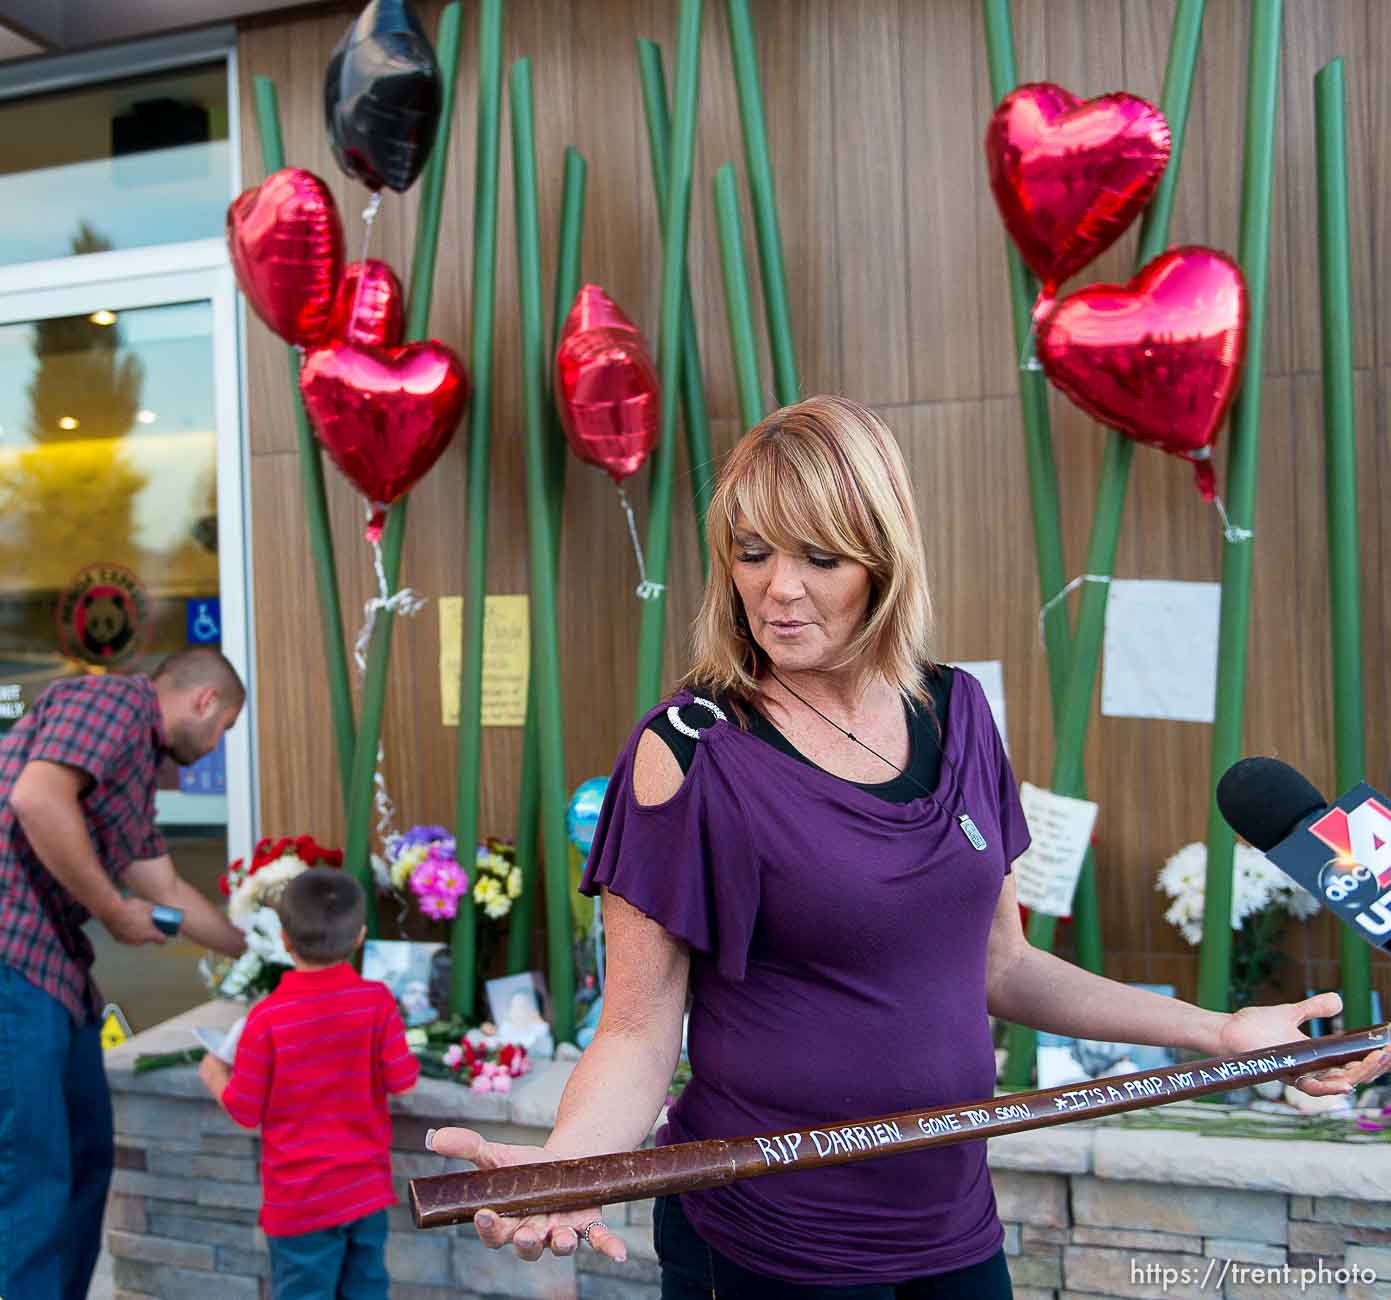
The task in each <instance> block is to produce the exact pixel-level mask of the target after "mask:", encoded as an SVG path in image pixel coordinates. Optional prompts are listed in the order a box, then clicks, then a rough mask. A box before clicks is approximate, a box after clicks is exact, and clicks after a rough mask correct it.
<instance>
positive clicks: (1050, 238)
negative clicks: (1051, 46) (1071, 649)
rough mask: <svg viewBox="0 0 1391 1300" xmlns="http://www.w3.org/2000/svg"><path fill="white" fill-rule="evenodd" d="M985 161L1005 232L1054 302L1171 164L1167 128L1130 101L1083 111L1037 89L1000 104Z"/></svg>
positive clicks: (1051, 90)
mask: <svg viewBox="0 0 1391 1300" xmlns="http://www.w3.org/2000/svg"><path fill="white" fill-rule="evenodd" d="M985 157H986V162H987V164H988V166H989V169H990V188H991V189H992V190H993V191H994V193H995V202H996V204H997V205H998V206H999V209H1000V215H1001V216H1002V217H1003V218H1004V222H1005V228H1006V229H1007V230H1008V231H1009V233H1010V236H1011V237H1012V238H1013V240H1014V242H1015V243H1016V244H1017V245H1018V246H1019V253H1020V256H1021V257H1023V259H1024V261H1025V263H1026V264H1027V265H1028V266H1029V268H1030V269H1031V270H1032V271H1033V272H1034V274H1035V275H1037V276H1038V278H1039V279H1040V280H1041V281H1043V287H1044V292H1045V293H1046V294H1048V295H1049V296H1050V297H1051V296H1052V294H1053V293H1054V292H1055V291H1056V289H1057V286H1058V285H1059V284H1061V283H1062V282H1063V281H1064V280H1066V279H1067V278H1068V277H1069V276H1071V275H1075V274H1076V273H1077V272H1078V271H1080V270H1081V269H1082V267H1084V266H1086V265H1087V263H1088V262H1091V261H1093V260H1094V259H1095V258H1097V257H1098V256H1100V254H1101V253H1102V252H1103V251H1104V250H1105V249H1107V248H1109V247H1110V246H1111V245H1112V244H1113V243H1115V242H1116V240H1117V239H1119V238H1120V236H1121V234H1122V232H1123V231H1124V230H1125V228H1126V227H1127V226H1128V225H1129V224H1130V223H1131V222H1132V221H1133V220H1134V219H1135V216H1136V214H1137V213H1138V212H1139V211H1140V210H1141V209H1142V208H1143V207H1144V206H1145V204H1146V203H1148V202H1149V198H1150V195H1151V194H1152V193H1153V192H1154V187H1155V186H1156V185H1158V184H1159V178H1160V177H1161V176H1162V175H1163V174H1164V167H1165V165H1166V164H1167V163H1168V161H1169V124H1168V123H1167V122H1166V121H1165V120H1164V115H1163V114H1162V113H1161V112H1160V111H1159V110H1158V109H1157V108H1155V107H1154V105H1153V104H1150V103H1148V102H1147V101H1145V100H1143V99H1137V98H1136V97H1135V96H1134V95H1125V94H1119V93H1118V94H1113V95H1102V96H1100V97H1099V98H1097V99H1089V100H1086V101H1085V102H1084V101H1082V100H1079V99H1078V98H1077V97H1076V96H1075V95H1072V94H1070V93H1069V92H1068V91H1066V90H1064V89H1063V88H1062V87H1061V86H1055V85H1052V84H1050V83H1048V82H1035V83H1031V84H1029V85H1024V86H1019V87H1018V88H1016V89H1015V90H1012V91H1010V93H1009V94H1008V95H1006V96H1005V97H1004V99H1002V100H1001V101H1000V104H999V107H998V108H996V110H995V112H994V113H993V114H992V115H991V118H990V125H989V127H988V128H987V130H986V133H985Z"/></svg>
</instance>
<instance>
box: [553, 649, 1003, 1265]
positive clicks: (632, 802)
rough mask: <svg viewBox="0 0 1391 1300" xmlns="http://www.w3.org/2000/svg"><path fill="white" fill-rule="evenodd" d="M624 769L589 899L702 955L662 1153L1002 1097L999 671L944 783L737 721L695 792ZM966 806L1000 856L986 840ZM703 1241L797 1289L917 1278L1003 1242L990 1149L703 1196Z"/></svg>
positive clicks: (970, 693)
mask: <svg viewBox="0 0 1391 1300" xmlns="http://www.w3.org/2000/svg"><path fill="white" fill-rule="evenodd" d="M692 698H693V696H692V694H691V692H690V691H688V690H685V691H682V692H680V693H679V694H677V695H676V696H674V697H672V699H670V700H666V701H663V703H662V704H661V705H660V706H658V708H657V709H654V710H653V711H652V712H651V713H650V714H648V715H647V716H646V717H644V718H643V719H642V720H641V721H640V722H639V724H638V726H637V728H636V729H635V730H634V732H633V734H632V736H631V737H630V739H629V741H628V743H627V745H626V747H625V748H624V750H623V753H622V754H621V755H620V757H619V760H618V764H617V766H616V767H615V768H614V772H613V778H612V779H611V781H610V782H609V788H608V794H607V798H606V800H605V803H604V808H603V811H602V813H601V815H600V818H599V823H598V826H597V828H596V832H595V836H594V843H593V847H592V849H591V851H590V855H589V863H588V866H587V868H586V870H585V874H584V878H583V881H582V882H581V886H580V888H581V890H582V891H583V892H585V893H588V894H594V893H597V892H598V890H599V889H600V888H601V887H603V888H607V889H609V890H612V891H613V892H614V893H615V894H618V895H620V896H621V897H622V898H624V899H626V900H627V901H628V902H629V903H631V904H632V905H633V906H634V907H637V908H638V909H639V910H640V911H642V912H644V913H645V914H647V915H648V916H650V917H652V918H653V919H654V920H656V921H658V922H660V924H661V925H662V926H663V927H664V928H665V929H666V930H667V931H668V932H669V933H671V934H672V935H674V936H676V937H677V938H679V939H682V940H684V941H685V942H686V944H687V945H689V947H690V951H691V995H692V1001H691V1013H690V1025H689V1032H688V1051H689V1055H690V1061H691V1071H692V1080H691V1082H690V1083H689V1084H688V1085H687V1087H686V1089H685V1091H684V1092H683V1093H682V1095H681V1097H680V1098H679V1099H678V1100H677V1102H676V1103H675V1105H673V1106H672V1108H671V1110H670V1112H669V1114H668V1122H667V1124H666V1125H665V1127H664V1128H663V1129H662V1130H661V1132H659V1134H658V1136H657V1141H658V1142H659V1143H670V1142H685V1141H692V1140H696V1139H701V1138H720V1137H743V1136H747V1135H750V1134H757V1133H766V1132H772V1131H777V1130H782V1129H791V1128H799V1127H808V1126H818V1127H821V1128H826V1127H828V1126H831V1125H834V1124H836V1123H837V1122H849V1121H852V1120H860V1119H864V1118H866V1117H869V1116H874V1115H885V1114H891V1113H893V1112H896V1111H902V1110H912V1109H917V1108H925V1107H930V1106H943V1105H949V1104H954V1103H960V1102H964V1101H969V1100H972V1099H975V1098H982V1097H989V1096H990V1095H991V1094H992V1092H993V1089H994V1084H995V1058H994V1048H993V1045H992V1042H991V1039H990V1032H989V1024H988V1021H987V1015H986V999H985V955H986V942H987V939H988V937H989V934H990V927H991V922H992V919H993V916H994V912H995V905H996V902H997V900H998V897H999V893H1000V887H1001V885H1002V883H1003V881H1004V877H1005V875H1006V873H1007V872H1008V871H1009V869H1010V865H1009V864H1010V863H1011V861H1013V859H1014V858H1015V857H1017V856H1018V855H1019V854H1020V853H1022V852H1023V851H1024V849H1025V848H1026V847H1027V846H1028V843H1029V835H1028V829H1027V827H1026V825H1025V821H1024V814H1023V810H1022V808H1021V807H1020V803H1019V795H1018V789H1017V786H1016V784H1015V780H1014V775H1013V773H1012V772H1011V770H1010V765H1009V760H1008V759H1007V758H1006V756H1005V752H1004V747H1003V745H1002V744H1001V742H1000V737H999V733H998V731H997V730H996V728H995V724H994V720H993V718H992V717H991V713H990V708H989V705H988V704H987V702H986V699H985V694H984V691H983V690H982V689H981V686H980V683H979V682H978V681H976V679H975V678H973V677H971V676H970V675H969V674H968V673H966V672H963V671H962V670H960V669H957V670H955V676H954V679H953V686H952V691H951V695H950V701H949V705H948V709H947V716H946V718H945V719H944V720H943V721H944V737H943V762H942V768H941V776H940V779H939V781H938V785H937V788H936V790H935V791H934V792H933V797H929V796H928V795H927V794H926V793H924V794H923V796H922V797H921V798H920V799H914V800H912V801H911V802H909V803H888V802H886V801H884V800H882V799H880V798H878V797H877V796H876V795H875V794H873V793H872V792H870V791H869V790H866V789H865V788H864V787H862V786H859V785H856V784H854V783H852V782H848V781H845V780H842V779H841V778H839V777H837V776H834V775H832V774H831V773H829V772H826V771H824V770H822V769H821V768H818V767H815V766H812V765H810V764H807V763H805V762H801V761H799V760H798V759H797V758H795V757H793V756H792V755H790V754H785V753H783V752H781V751H780V750H777V749H774V748H773V747H772V746H771V745H769V744H768V743H767V742H766V741H763V740H761V739H759V738H758V737H757V736H754V735H752V734H750V733H749V732H747V731H745V730H743V729H741V728H740V727H739V726H737V725H736V724H735V723H734V722H733V721H714V722H713V723H712V725H711V726H709V727H706V728H704V729H703V730H702V731H701V737H700V741H699V743H698V744H697V746H696V754H695V758H694V760H693V762H692V764H691V766H690V770H689V771H688V772H687V774H686V777H685V780H684V781H683V782H682V784H681V787H680V789H679V790H678V791H677V792H676V793H675V794H674V795H673V796H672V797H671V798H670V799H668V800H667V801H666V802H664V803H660V804H653V805H642V804H639V803H638V802H637V799H636V797H635V796H634V794H633V783H632V764H633V755H634V752H635V751H636V749H637V742H638V739H639V737H640V736H641V734H642V731H643V730H644V729H645V728H646V726H647V723H648V722H649V721H650V720H651V718H652V717H654V716H656V714H657V713H658V712H659V711H661V710H664V709H665V708H667V707H668V706H669V705H671V704H676V705H678V706H679V705H682V704H686V703H689V702H690V700H691V699H692ZM962 813H965V814H968V815H969V816H970V818H971V820H972V821H973V822H974V823H975V825H976V827H977V828H979V831H980V833H981V835H983V837H984V839H985V842H986V847H985V849H984V850H978V849H976V848H975V847H973V845H972V843H971V841H970V839H969V838H968V837H967V835H966V833H965V831H964V830H963V828H962V826H961V824H960V822H959V821H958V817H959V815H960V814H962ZM682 1201H683V1207H684V1208H685V1210H686V1214H687V1216H688V1217H689V1219H690V1221H691V1223H692V1224H693V1225H694V1227H695V1229H696V1231H697V1232H698V1233H699V1234H700V1235H701V1236H702V1237H703V1238H704V1239H705V1240H706V1241H707V1242H708V1243H709V1244H710V1245H711V1246H712V1247H714V1249H715V1250H717V1251H719V1252H720V1253H721V1254H723V1255H726V1256H728V1257H729V1258H730V1259H732V1260H734V1261H735V1262H736V1263H738V1264H741V1265H742V1266H744V1267H745V1268H749V1269H752V1270H754V1271H755V1272H759V1273H763V1274H766V1275H769V1276H773V1277H778V1278H782V1279H785V1280H787V1281H790V1282H801V1283H812V1284H815V1283H819V1284H821V1285H828V1286H829V1285H838V1286H853V1285H856V1284H860V1283H865V1284H867V1283H875V1282H880V1283H883V1282H900V1281H906V1280H908V1279H910V1278H915V1277H925V1276H930V1275H932V1274H934V1273H942V1272H948V1271H951V1270H953V1269H957V1268H964V1267H967V1266H968V1265H971V1264H974V1263H978V1262H979V1261H981V1260H984V1259H986V1258H988V1257H990V1256H991V1255H993V1254H994V1253H995V1252H996V1251H997V1250H998V1249H999V1247H1000V1244H1001V1241H1002V1240H1003V1231H1002V1229H1001V1227H1000V1223H999V1219H998V1216H997V1215H996V1211H995V1198H994V1193H993V1191H992V1189H991V1186H990V1177H989V1172H988V1170H987V1167H986V1162H985V1142H984V1141H976V1142H964V1143H960V1144H957V1145H954V1146H947V1147H941V1148H937V1149H934V1150H927V1151H921V1152H914V1153H909V1154H901V1155H896V1156H887V1157H881V1158H878V1159H869V1160H865V1161H862V1162H858V1163H854V1164H847V1165H839V1166H831V1167H827V1168H823V1169H811V1170H802V1171H798V1172H795V1173H786V1174H776V1175H771V1176H769V1177H765V1178H757V1179H750V1180H747V1181H742V1182H737V1183H733V1184H731V1185H730V1186H727V1187H720V1188H714V1189H711V1190H709V1191H704V1192H695V1193H690V1194H687V1195H686V1196H684V1197H683V1198H682Z"/></svg>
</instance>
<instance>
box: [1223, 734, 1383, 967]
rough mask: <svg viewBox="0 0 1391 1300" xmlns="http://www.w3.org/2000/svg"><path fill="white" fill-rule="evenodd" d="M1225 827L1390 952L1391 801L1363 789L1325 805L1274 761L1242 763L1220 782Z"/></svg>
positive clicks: (1355, 788) (1296, 774) (1290, 770)
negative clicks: (1228, 827) (1226, 825)
mask: <svg viewBox="0 0 1391 1300" xmlns="http://www.w3.org/2000/svg"><path fill="white" fill-rule="evenodd" d="M1217 807H1218V809H1219V810H1220V811H1221V813H1222V816H1223V817H1225V818H1226V819H1227V824H1228V825H1229V826H1230V827H1231V828H1232V829H1233V830H1234V831H1236V833H1237V834H1238V835H1240V836H1241V837H1242V838H1243V839H1245V840H1247V841H1248V842H1249V843H1251V844H1253V845H1254V846H1255V847H1256V848H1258V849H1260V850H1261V852H1262V853H1264V854H1265V855H1266V856H1267V857H1268V858H1269V859H1270V860H1271V861H1272V862H1273V863H1274V864H1275V865H1276V866H1277V867H1279V868H1280V870H1281V871H1283V872H1284V873H1285V874H1286V875H1287V876H1289V877H1291V878H1292V879H1294V880H1296V881H1298V882H1299V884H1301V885H1303V886H1304V888H1305V889H1307V890H1308V891H1309V892H1310V893H1311V894H1313V895H1314V897H1315V898H1317V899H1319V900H1320V901H1321V902H1323V904H1324V905H1325V906H1326V907H1327V908H1328V909H1329V910H1330V911H1331V912H1333V914H1334V915H1335V916H1337V917H1338V919H1339V920H1340V921H1342V922H1343V923H1344V924H1345V925H1350V926H1351V927H1352V928H1353V929H1354V930H1355V931H1356V932H1357V933H1358V934H1359V935H1361V937H1362V938H1363V939H1365V940H1366V941H1367V942H1368V943H1370V944H1371V945H1372V946H1373V947H1374V948H1379V949H1381V950H1382V951H1385V952H1391V798H1388V797H1387V796H1386V795H1384V794H1381V793H1379V792H1378V791H1376V790H1374V789H1372V787H1371V786H1369V785H1367V784H1366V783H1365V782H1362V783H1359V784H1358V785H1355V786H1353V788H1352V789H1351V790H1349V791H1348V792H1347V793H1346V794H1344V795H1341V796H1340V797H1339V798H1338V800H1337V801H1336V802H1335V803H1333V804H1332V805H1329V804H1328V803H1327V802H1326V801H1325V800H1324V797H1323V795H1322V794H1321V793H1320V792H1319V791H1318V790H1317V789H1316V788H1315V787H1314V786H1313V785H1311V784H1310V783H1309V782H1308V781H1307V780H1305V778H1304V777H1303V776H1302V775H1301V774H1300V773H1299V772H1297V771H1295V769H1294V768H1292V767H1291V766H1290V765H1289V764H1288V763H1282V762H1281V761H1280V760H1279V759H1278V758H1243V759H1242V760H1241V761H1240V762H1238V763H1234V764H1233V765H1232V766H1231V767H1229V768H1228V769H1227V770H1226V772H1224V773H1223V774H1222V779H1221V780H1220V781H1219V782H1218V783H1217Z"/></svg>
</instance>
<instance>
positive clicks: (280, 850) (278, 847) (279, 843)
mask: <svg viewBox="0 0 1391 1300" xmlns="http://www.w3.org/2000/svg"><path fill="white" fill-rule="evenodd" d="M293 844H294V840H292V839H291V838H290V837H289V836H288V835H285V836H282V837H281V838H280V839H278V840H276V841H275V847H274V849H273V850H272V851H271V857H272V858H283V857H284V856H285V854H286V853H288V852H289V850H290V848H291V847H292V846H293Z"/></svg>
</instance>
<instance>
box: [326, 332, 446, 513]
mask: <svg viewBox="0 0 1391 1300" xmlns="http://www.w3.org/2000/svg"><path fill="white" fill-rule="evenodd" d="M299 388H300V392H301V393H302V394H303V395H304V407H305V410H307V411H308V412H309V418H310V420H311V421H312V422H313V425H314V432H315V433H316V434H317V435H318V438H319V441H320V443H322V444H323V447H324V450H325V451H327V452H328V454H329V455H330V456H331V457H332V458H333V463H334V464H335V465H337V466H338V468H339V469H340V470H342V471H343V473H344V475H345V476H346V477H347V478H348V479H350V480H351V481H352V482H353V483H354V484H355V485H356V486H357V488H358V490H359V491H360V492H361V493H362V494H363V496H365V497H366V498H367V499H368V500H369V501H372V502H375V503H378V504H381V505H390V504H391V503H392V502H393V501H395V500H396V499H397V498H398V497H400V496H404V495H405V493H407V492H409V491H410V490H411V488H412V487H414V486H415V484H416V483H417V482H418V481H419V480H420V478H421V477H422V476H423V475H424V474H425V472H426V470H428V469H429V468H430V466H431V465H433V464H434V463H435V461H436V460H438V459H439V456H440V453H441V452H442V451H443V450H444V449H445V447H446V446H447V445H448V443H449V440H450V438H452V437H453V436H454V430H455V428H456V426H457V425H458V423H459V417H460V416H461V415H462V414H463V410H464V403H465V402H466V401H468V395H469V382H468V374H467V373H466V372H465V370H464V364H463V362H462V361H460V360H459V358H458V357H457V356H455V355H454V353H453V352H451V351H450V350H449V348H447V347H445V345H444V344H443V343H441V342H439V341H438V340H437V339H430V340H428V341H427V342H424V343H408V344H406V345H405V346H404V347H399V348H366V347H361V346H359V345H358V344H354V343H331V344H329V345H328V346H327V347H323V348H316V349H315V350H314V351H313V352H311V353H310V354H309V355H308V356H307V357H306V358H305V359H304V366H303V368H302V369H301V370H300V374H299Z"/></svg>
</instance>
